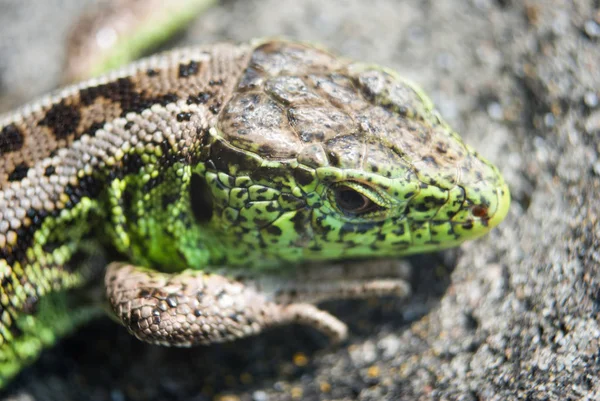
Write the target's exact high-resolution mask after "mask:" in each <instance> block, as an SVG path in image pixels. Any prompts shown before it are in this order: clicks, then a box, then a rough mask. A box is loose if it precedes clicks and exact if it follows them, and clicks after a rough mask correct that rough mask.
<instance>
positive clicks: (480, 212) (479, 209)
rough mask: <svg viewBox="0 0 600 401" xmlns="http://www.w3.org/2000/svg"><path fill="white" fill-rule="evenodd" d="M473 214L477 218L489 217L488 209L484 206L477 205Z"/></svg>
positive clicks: (473, 209) (472, 210) (472, 211)
mask: <svg viewBox="0 0 600 401" xmlns="http://www.w3.org/2000/svg"><path fill="white" fill-rule="evenodd" d="M471 213H472V214H473V216H475V217H479V218H483V217H487V214H488V209H487V208H486V207H483V206H480V205H475V206H473V208H472V209H471Z"/></svg>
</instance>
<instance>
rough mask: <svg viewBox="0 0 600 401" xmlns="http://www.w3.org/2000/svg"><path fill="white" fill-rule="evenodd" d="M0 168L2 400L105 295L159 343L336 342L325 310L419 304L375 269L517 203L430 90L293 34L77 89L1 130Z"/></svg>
mask: <svg viewBox="0 0 600 401" xmlns="http://www.w3.org/2000/svg"><path fill="white" fill-rule="evenodd" d="M0 156H1V160H2V164H1V168H0V280H1V282H0V386H4V385H6V383H8V382H9V381H10V379H11V378H12V377H13V376H14V375H16V374H17V373H18V372H19V371H20V370H21V369H22V368H23V367H24V366H26V365H27V364H29V363H31V362H32V361H34V360H35V358H36V357H37V356H38V354H39V353H40V352H41V350H42V349H43V348H44V347H48V346H51V345H52V344H53V343H54V342H55V341H57V339H58V338H60V337H61V336H63V335H65V334H66V333H68V332H70V331H72V330H73V329H74V328H76V327H77V326H79V325H81V324H83V323H84V322H86V321H88V320H89V319H91V318H93V317H95V316H98V315H99V314H101V313H102V307H101V303H100V302H98V298H102V299H105V300H106V302H107V303H108V304H109V306H110V309H111V310H112V313H113V315H114V317H115V318H116V319H117V320H118V321H120V322H121V323H122V324H123V325H124V326H125V327H126V328H127V330H129V331H130V332H131V333H132V334H133V335H135V336H136V337H137V338H139V339H141V340H143V341H146V342H150V343H154V344H161V345H169V346H193V345H196V344H212V343H216V342H222V341H231V340H235V339H237V338H241V337H245V336H249V335H254V334H257V333H259V332H261V331H262V330H264V329H266V328H269V327H272V326H276V325H282V324H288V323H294V322H295V323H301V324H307V325H310V326H313V327H315V328H317V329H318V330H321V331H323V332H325V333H326V334H328V335H329V336H330V337H331V339H332V341H333V342H339V341H342V340H343V339H345V338H346V336H347V328H346V326H345V324H344V323H343V322H341V321H340V320H339V319H337V318H336V317H334V316H333V315H331V314H330V313H328V312H326V311H323V310H321V309H319V308H318V307H317V306H315V304H316V303H318V302H320V301H322V300H325V299H331V298H343V297H365V296H372V295H377V296H380V295H396V296H408V295H409V294H410V286H409V285H408V283H407V282H406V281H405V280H404V279H402V278H397V277H396V278H388V277H386V276H387V275H389V273H390V272H391V271H392V270H393V269H394V266H393V262H392V264H386V263H380V262H370V260H372V259H377V260H379V259H381V258H384V260H385V258H390V259H391V260H392V261H393V260H395V258H398V257H400V256H403V255H409V254H414V253H420V252H431V251H437V250H440V249H444V248H448V247H453V246H457V245H459V244H461V243H462V242H463V241H465V240H468V239H474V238H477V237H480V236H482V235H484V234H486V233H487V232H489V231H490V230H491V229H492V228H493V227H495V226H497V225H498V224H499V223H500V222H501V221H502V220H503V219H504V217H505V216H506V214H507V211H508V208H509V204H510V193H509V189H508V186H507V184H506V183H505V181H504V179H503V177H502V175H501V174H500V172H499V170H498V169H497V167H495V166H494V165H493V164H491V163H490V162H488V161H487V160H485V159H484V158H483V157H482V156H481V155H480V154H479V153H478V152H477V151H475V150H474V149H473V148H471V147H470V146H469V145H467V144H465V143H464V142H463V141H462V139H461V138H460V136H459V135H458V134H457V133H456V132H455V131H454V130H452V128H450V127H449V125H448V124H447V123H446V122H445V121H444V120H443V119H442V117H441V116H440V114H439V113H438V112H437V111H436V110H435V108H434V106H433V104H432V102H431V100H429V98H428V97H427V96H426V95H425V94H424V93H423V91H422V90H420V89H419V88H418V87H417V86H415V85H414V84H412V83H410V82H408V81H407V80H405V79H403V78H402V77H400V76H399V75H398V74H397V73H396V72H394V71H392V70H390V69H387V68H384V67H381V66H377V65H372V64H368V63H361V62H355V61H352V60H348V59H345V58H343V57H338V56H336V55H333V54H332V53H330V52H329V51H328V50H326V49H324V48H322V47H320V46H317V45H313V44H307V43H302V42H294V41H288V40H283V39H263V40H255V41H251V42H248V43H240V44H228V43H222V44H214V45H206V46H198V47H190V48H182V49H176V50H171V51H169V52H165V53H161V54H158V55H154V56H150V57H148V58H145V59H142V60H141V61H138V62H135V63H133V64H130V65H128V66H126V67H123V68H120V69H117V70H114V71H112V72H109V73H107V74H105V75H102V76H100V77H98V78H92V79H91V80H88V81H85V82H83V83H79V84H75V85H72V86H68V87H66V88H64V89H62V90H60V91H58V92H56V93H54V94H51V95H48V96H46V97H43V98H41V99H40V100H37V101H34V102H32V103H30V104H27V105H25V106H23V107H22V108H20V109H18V110H16V111H15V112H12V113H9V114H7V115H4V116H1V117H0ZM344 260H363V261H364V260H368V261H369V262H368V263H366V264H350V265H349V266H351V267H352V268H350V269H348V268H340V265H339V264H337V262H338V261H344ZM98 294H100V295H99V296H98Z"/></svg>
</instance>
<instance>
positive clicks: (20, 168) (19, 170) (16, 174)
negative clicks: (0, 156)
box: [8, 163, 29, 182]
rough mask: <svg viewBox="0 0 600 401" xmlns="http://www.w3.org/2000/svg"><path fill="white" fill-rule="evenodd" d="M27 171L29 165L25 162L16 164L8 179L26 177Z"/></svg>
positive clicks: (17, 179)
mask: <svg viewBox="0 0 600 401" xmlns="http://www.w3.org/2000/svg"><path fill="white" fill-rule="evenodd" d="M27 171H29V166H28V165H27V164H25V163H21V164H17V166H16V167H15V169H14V170H13V171H12V172H11V173H10V174H9V175H8V181H11V182H12V181H21V180H22V179H23V178H25V177H27Z"/></svg>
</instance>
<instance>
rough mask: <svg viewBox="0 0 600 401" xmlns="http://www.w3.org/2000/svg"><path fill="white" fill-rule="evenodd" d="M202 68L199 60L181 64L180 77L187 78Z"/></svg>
mask: <svg viewBox="0 0 600 401" xmlns="http://www.w3.org/2000/svg"><path fill="white" fill-rule="evenodd" d="M199 69H200V64H198V62H197V61H193V60H192V61H190V62H189V63H188V64H179V78H186V77H189V76H192V75H196V74H197V73H198V70H199Z"/></svg>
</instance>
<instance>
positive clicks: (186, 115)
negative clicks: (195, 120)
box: [177, 113, 192, 122]
mask: <svg viewBox="0 0 600 401" xmlns="http://www.w3.org/2000/svg"><path fill="white" fill-rule="evenodd" d="M191 118H192V113H179V114H177V121H178V122H182V121H190V119H191Z"/></svg>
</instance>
